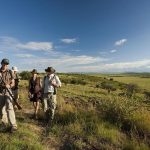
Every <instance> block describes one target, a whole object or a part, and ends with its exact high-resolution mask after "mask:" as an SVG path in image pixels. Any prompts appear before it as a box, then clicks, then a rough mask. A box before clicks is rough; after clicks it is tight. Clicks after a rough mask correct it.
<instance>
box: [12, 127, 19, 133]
mask: <svg viewBox="0 0 150 150" xmlns="http://www.w3.org/2000/svg"><path fill="white" fill-rule="evenodd" d="M17 130H18V128H17V127H16V126H12V127H11V130H10V132H11V133H14V132H16V131H17Z"/></svg>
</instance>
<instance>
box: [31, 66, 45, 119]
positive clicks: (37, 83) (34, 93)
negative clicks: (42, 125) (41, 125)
mask: <svg viewBox="0 0 150 150" xmlns="http://www.w3.org/2000/svg"><path fill="white" fill-rule="evenodd" d="M31 73H32V77H31V78H30V80H29V98H30V101H31V102H33V106H34V118H35V119H38V116H37V114H38V110H39V104H40V99H41V88H42V84H41V79H40V77H38V72H37V70H36V69H33V70H32V71H31Z"/></svg>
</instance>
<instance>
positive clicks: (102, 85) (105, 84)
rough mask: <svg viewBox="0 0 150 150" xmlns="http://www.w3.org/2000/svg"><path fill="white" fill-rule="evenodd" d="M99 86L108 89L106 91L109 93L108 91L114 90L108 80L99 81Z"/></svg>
mask: <svg viewBox="0 0 150 150" xmlns="http://www.w3.org/2000/svg"><path fill="white" fill-rule="evenodd" d="M101 88H103V89H106V90H108V93H110V91H115V90H116V88H115V87H114V85H113V84H112V83H109V82H102V83H101Z"/></svg>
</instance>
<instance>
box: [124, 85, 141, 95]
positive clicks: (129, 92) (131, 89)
mask: <svg viewBox="0 0 150 150" xmlns="http://www.w3.org/2000/svg"><path fill="white" fill-rule="evenodd" d="M138 90H139V88H138V86H137V85H136V84H132V83H130V84H127V85H126V95H127V97H132V96H133V94H134V93H136V92H137V91H138Z"/></svg>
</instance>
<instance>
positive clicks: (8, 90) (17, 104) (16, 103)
mask: <svg viewBox="0 0 150 150" xmlns="http://www.w3.org/2000/svg"><path fill="white" fill-rule="evenodd" d="M0 77H1V78H0V80H1V81H2V83H3V84H4V85H6V83H5V82H4V80H3V78H2V76H0ZM5 89H6V90H7V92H8V93H9V95H10V97H11V98H12V99H13V100H14V102H15V105H16V106H17V108H18V109H19V110H20V109H22V107H21V106H20V105H19V103H18V102H17V101H16V99H15V98H14V97H13V95H12V93H11V91H10V89H8V88H6V87H5Z"/></svg>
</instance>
